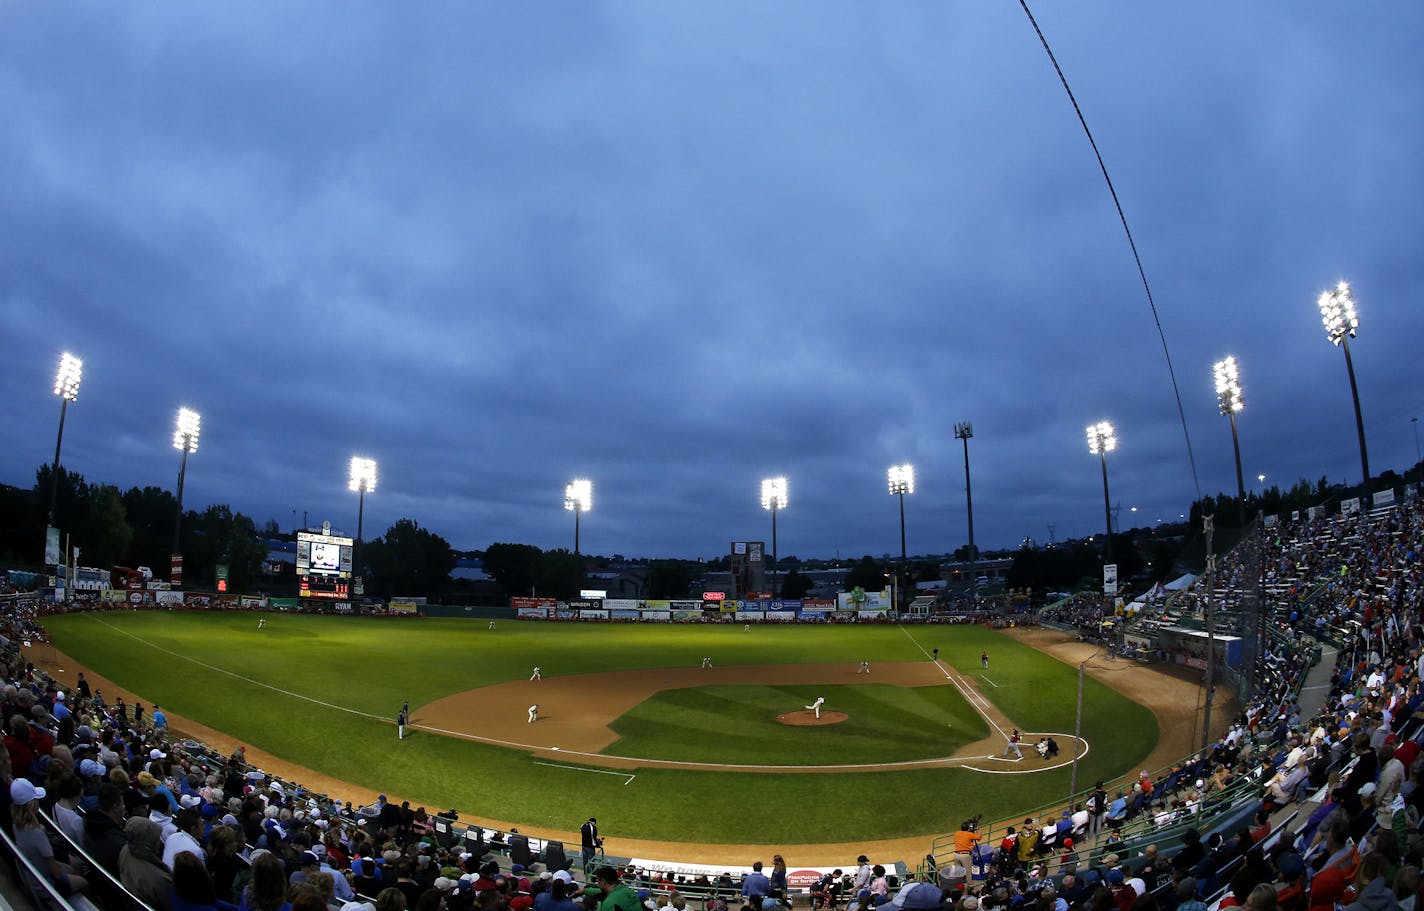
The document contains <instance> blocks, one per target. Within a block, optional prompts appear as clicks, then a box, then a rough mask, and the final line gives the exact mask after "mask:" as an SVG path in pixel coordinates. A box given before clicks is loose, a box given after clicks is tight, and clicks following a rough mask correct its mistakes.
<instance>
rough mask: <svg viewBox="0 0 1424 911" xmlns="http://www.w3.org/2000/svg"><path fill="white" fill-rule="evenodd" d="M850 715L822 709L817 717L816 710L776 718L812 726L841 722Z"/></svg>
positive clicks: (798, 725)
mask: <svg viewBox="0 0 1424 911" xmlns="http://www.w3.org/2000/svg"><path fill="white" fill-rule="evenodd" d="M849 717H850V716H849V715H847V714H846V713H845V712H827V711H826V710H825V709H822V710H821V717H820V718H817V717H816V713H815V712H808V711H800V712H787V713H786V714H785V715H777V716H776V720H777V721H779V722H781V723H782V724H789V725H792V726H794V727H810V726H811V725H814V724H840V723H841V722H842V721H845V720H846V719H847V718H849Z"/></svg>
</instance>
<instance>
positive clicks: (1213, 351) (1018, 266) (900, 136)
mask: <svg viewBox="0 0 1424 911" xmlns="http://www.w3.org/2000/svg"><path fill="white" fill-rule="evenodd" d="M1037 12H1038V15H1039V17H1040V22H1041V24H1042V25H1043V27H1044V29H1045V31H1046V33H1047V34H1048V36H1049V39H1050V40H1051V41H1052V42H1053V43H1054V46H1055V50H1056V52H1057V54H1058V57H1059V60H1060V61H1061V63H1062V64H1063V66H1064V68H1065V70H1066V71H1067V73H1068V76H1069V78H1070V80H1072V82H1073V85H1074V87H1075V90H1076V92H1077V94H1078V97H1079V99H1080V101H1081V102H1082V104H1083V106H1084V109H1085V111H1086V113H1087V116H1088V118H1089V121H1090V123H1091V124H1092V126H1093V129H1094V132H1095V134H1096V136H1097V138H1098V140H1099V143H1100V144H1101V146H1102V149H1103V153H1104V157H1105V158H1106V160H1107V161H1108V164H1109V167H1110V168H1111V169H1112V172H1113V175H1114V179H1115V182H1116V184H1117V187H1118V191H1119V193H1120V194H1121V196H1122V199H1123V203H1124V205H1125V206H1126V209H1127V212H1128V216H1129V218H1130V220H1131V221H1132V224H1133V227H1134V232H1135V235H1136V238H1137V242H1138V247H1139V250H1140V251H1141V253H1142V256H1143V259H1144V262H1145V263H1146V266H1147V270H1148V275H1149V278H1150V279H1151V281H1152V285H1153V290H1154V293H1155V295H1156V299H1157V303H1158V307H1159V310H1160V313H1161V319H1162V323H1163V325H1164V327H1165V329H1166V331H1167V333H1168V338H1169V342H1170V344H1171V347H1172V353H1173V357H1174V360H1175V363H1176V368H1177V375H1178V379H1179V381H1180V382H1181V384H1182V395H1183V403H1184V405H1185V407H1186V412H1187V422H1188V427H1189V429H1190V431H1191V435H1192V441H1193V444H1194V447H1195V454H1196V462H1197V468H1198V472H1199V475H1200V483H1201V486H1202V489H1203V490H1204V491H1206V492H1214V491H1217V490H1226V489H1230V488H1231V487H1232V486H1233V485H1234V472H1233V468H1232V464H1231V456H1230V441H1229V436H1228V434H1229V430H1228V428H1227V426H1226V423H1225V421H1224V420H1223V419H1221V418H1220V417H1219V416H1218V415H1216V413H1215V406H1214V402H1213V401H1212V394H1211V379H1210V365H1211V362H1212V361H1213V360H1215V359H1217V358H1219V357H1221V356H1223V355H1225V354H1227V353H1232V354H1235V355H1236V356H1237V357H1238V358H1239V359H1240V361H1241V364H1242V370H1243V380H1244V382H1245V384H1246V398H1247V403H1248V409H1247V411H1246V412H1245V414H1244V415H1243V416H1242V421H1241V437H1242V450H1243V458H1244V460H1245V462H1246V466H1247V467H1246V470H1247V473H1248V475H1250V476H1252V477H1253V478H1254V475H1255V474H1257V473H1260V472H1264V473H1266V474H1267V475H1268V476H1269V478H1270V480H1271V481H1281V482H1285V483H1288V482H1290V481H1293V480H1294V479H1296V478H1297V477H1301V476H1306V477H1310V478H1312V479H1313V478H1315V477H1318V476H1320V475H1326V476H1328V477H1330V478H1331V479H1332V480H1354V479H1355V477H1356V475H1357V472H1358V462H1357V452H1356V449H1355V443H1354V433H1353V426H1352V423H1353V416H1352V413H1351V410H1350V402H1349V393H1348V388H1347V385H1346V381H1345V377H1344V366H1343V363H1342V360H1343V359H1342V358H1341V356H1340V354H1339V352H1338V351H1335V350H1332V349H1331V347H1330V346H1329V345H1328V344H1327V343H1326V342H1325V341H1324V340H1323V337H1322V335H1321V332H1320V328H1319V324H1318V318H1317V317H1316V315H1315V310H1314V299H1315V296H1316V294H1317V293H1318V292H1319V290H1320V289H1321V288H1323V287H1325V286H1327V285H1329V284H1331V283H1332V282H1333V281H1335V280H1336V279H1338V278H1342V277H1343V278H1349V279H1350V280H1352V282H1353V283H1354V284H1355V286H1356V288H1357V295H1358V300H1359V305H1360V311H1361V320H1362V324H1363V326H1362V335H1361V336H1360V338H1359V340H1358V342H1357V345H1356V347H1355V349H1354V350H1355V357H1356V368H1357V370H1358V372H1359V379H1360V386H1361V395H1362V398H1363V402H1364V408H1365V418H1366V425H1367V430H1368V432H1369V434H1370V439H1371V445H1372V456H1373V458H1372V465H1374V466H1375V467H1376V469H1377V470H1381V469H1383V468H1386V467H1391V466H1394V467H1402V466H1404V465H1407V464H1409V463H1411V462H1412V461H1413V457H1414V449H1413V439H1412V429H1413V428H1412V425H1411V424H1410V423H1409V418H1410V417H1412V416H1414V415H1415V414H1417V413H1418V412H1419V411H1421V410H1424V407H1421V404H1424V403H1421V402H1420V400H1419V395H1418V392H1417V389H1418V370H1417V367H1416V363H1417V357H1416V356H1415V354H1414V351H1413V349H1414V348H1415V347H1417V339H1419V338H1420V337H1421V329H1424V326H1421V322H1424V318H1421V316H1420V312H1421V311H1420V308H1418V307H1417V306H1415V302H1416V301H1417V300H1418V298H1419V291H1420V290H1421V287H1420V286H1421V284H1422V283H1424V282H1421V272H1420V268H1419V266H1418V258H1417V250H1416V247H1417V237H1418V234H1419V226H1420V220H1421V206H1424V203H1421V200H1424V193H1421V192H1420V191H1421V189H1424V187H1421V183H1424V177H1421V174H1422V173H1424V172H1421V171H1420V170H1419V168H1418V167H1417V166H1416V164H1415V162H1414V159H1415V157H1417V156H1416V150H1417V147H1418V139H1419V136H1418V134H1419V129H1418V127H1417V126H1416V125H1415V124H1416V121H1417V120H1418V118H1417V116H1415V112H1416V111H1417V110H1418V108H1419V105H1420V102H1421V100H1424V85H1421V80H1422V79H1424V72H1421V71H1420V69H1419V68H1418V67H1417V65H1415V64H1414V62H1413V59H1414V55H1413V51H1412V46H1411V44H1410V42H1409V36H1411V35H1412V34H1415V33H1417V30H1418V27H1419V26H1420V25H1421V22H1420V19H1421V18H1424V13H1421V12H1420V11H1418V10H1416V9H1414V8H1413V7H1410V6H1405V5H1396V6H1395V7H1393V8H1390V9H1381V10H1375V11H1372V12H1371V13H1370V14H1369V15H1363V16H1362V15H1359V14H1358V11H1349V10H1343V9H1341V10H1337V9H1333V8H1321V9H1313V10H1310V9H1306V10H1293V12H1292V15H1291V16H1289V17H1281V16H1279V15H1278V14H1277V13H1276V12H1275V11H1273V10H1270V9H1266V8H1261V9H1257V8H1253V7H1244V8H1243V7H1240V6H1239V5H1231V4H1214V5H1212V6H1210V7H1209V8H1201V7H1193V8H1190V9H1186V8H1183V9H1161V8H1154V9H1151V10H1148V9H1145V8H1144V9H1138V8H1135V7H1123V6H1122V5H1120V4H1103V3H1086V4H1074V5H1072V6H1071V7H1059V6H1055V5H1045V7H1044V8H1043V9H1041V10H1038V11H1037ZM0 110H3V111H5V113H6V130H5V131H3V133H0V181H3V184H4V186H5V187H6V192H5V194H3V196H0V344H2V345H3V348H4V350H3V357H0V395H3V397H4V400H5V401H6V402H7V403H9V406H10V408H9V410H8V415H9V417H10V422H9V423H10V426H11V427H12V428H14V430H15V434H14V437H13V439H12V445H11V446H9V447H7V448H6V449H5V450H4V451H3V452H0V478H3V479H4V480H6V481H9V482H12V483H27V482H28V481H29V478H30V476H31V473H32V472H33V470H34V467H35V466H36V465H38V464H40V463H41V462H43V461H46V460H47V458H48V456H49V453H50V451H51V450H50V448H49V447H50V445H51V439H52V437H51V436H50V435H51V434H52V433H53V426H54V421H55V414H54V412H55V410H56V403H55V402H54V400H53V399H52V398H51V397H49V396H48V395H47V391H48V387H49V382H50V376H49V372H50V371H51V370H52V367H53V358H54V356H56V355H57V354H58V352H59V351H60V350H62V349H65V348H71V349H73V350H75V351H76V352H78V353H80V354H81V355H82V356H83V357H84V358H85V360H86V365H87V375H86V380H85V385H84V388H83V390H82V392H81V398H80V401H79V402H78V403H77V404H76V406H75V408H74V409H73V410H72V411H71V422H70V424H69V426H68V428H67V432H66V446H65V463H66V464H67V465H68V466H70V467H72V468H75V469H77V470H79V471H82V472H84V473H85V474H86V475H87V476H89V477H91V478H95V479H102V480H106V481H111V482H115V483H118V484H121V485H123V486H128V485H131V484H159V485H165V486H167V485H171V484H172V483H173V475H174V474H175V473H176V464H173V463H176V456H175V454H174V453H173V452H172V450H171V449H169V448H168V435H169V432H170V431H169V423H170V422H171V420H172V413H173V411H174V410H175V409H176V408H177V407H178V406H179V405H180V404H186V405H190V406H192V407H195V408H198V409H199V410H201V411H202V412H203V414H204V417H205V428H204V442H203V448H202V450H201V451H200V453H199V454H198V455H196V456H195V457H194V460H193V462H192V463H191V465H190V471H189V476H188V489H187V499H188V502H190V503H194V504H202V503H207V502H230V503H231V504H233V506H234V507H235V508H238V509H241V510H243V511H245V512H248V513H250V514H252V515H254V516H255V517H256V518H257V519H258V520H259V521H262V520H265V519H266V518H268V517H271V518H275V519H277V520H278V521H279V522H280V523H282V524H283V525H284V526H286V525H290V524H291V521H292V516H293V513H294V511H295V513H296V514H297V515H300V514H301V512H302V511H307V512H308V513H309V514H310V517H311V518H312V520H313V521H319V520H320V519H325V518H329V519H331V520H332V521H333V522H334V523H335V524H337V525H338V526H341V525H350V524H353V522H354V512H355V509H354V506H355V504H354V503H353V502H351V500H352V497H351V496H350V495H349V494H347V493H346V491H345V478H344V472H345V465H346V461H347V459H348V458H349V456H350V455H352V454H354V453H358V452H359V453H362V454H367V455H370V456H372V457H374V458H376V459H378V460H379V462H380V466H381V469H380V470H381V481H380V486H379V488H378V490H377V492H376V493H375V494H374V495H372V496H371V497H370V498H368V503H367V519H368V521H367V527H368V528H383V527H385V525H387V524H389V523H390V522H392V521H394V520H395V519H397V518H400V517H401V516H407V515H408V516H412V517H414V518H416V519H417V520H419V521H420V522H422V524H424V525H426V526H428V527H431V528H433V529H435V530H436V531H438V532H440V533H441V534H443V535H445V536H446V537H447V538H449V539H450V540H451V541H452V542H454V543H455V544H456V545H457V546H461V547H479V546H483V545H485V544H487V543H489V542H491V541H494V540H521V541H530V542H532V543H536V544H539V545H541V546H556V545H564V544H567V543H569V539H570V536H571V533H572V532H571V530H570V529H569V528H567V526H568V525H571V524H572V523H571V521H570V517H569V516H568V515H567V514H566V513H564V512H563V510H562V509H561V500H562V489H563V485H564V483H565V482H566V481H567V480H568V479H570V478H572V477H574V476H575V475H586V476H588V477H590V478H592V479H593V480H594V484H595V505H594V511H593V512H592V513H591V514H590V515H589V516H587V517H586V521H585V522H584V523H583V526H584V527H583V540H584V544H585V547H586V548H587V549H589V550H593V551H602V552H610V553H611V552H622V553H628V554H649V555H659V554H678V555H710V554H713V553H717V552H721V551H722V549H723V548H724V547H725V546H726V542H727V541H729V540H731V539H734V538H756V537H767V536H769V532H770V528H769V522H768V520H767V516H766V515H765V513H764V512H763V511H762V510H760V509H759V508H758V505H757V494H758V483H759V481H760V479H761V478H762V477H764V476H767V475H769V474H780V473H784V474H786V475H787V476H788V477H789V478H790V479H791V507H790V508H789V509H788V510H787V511H786V512H785V513H784V514H783V515H782V516H781V521H780V523H779V525H780V530H781V543H782V546H781V550H782V553H797V554H801V555H805V556H825V555H830V554H833V553H835V552H837V551H839V552H840V553H842V554H843V555H858V554H861V553H867V552H869V553H883V552H889V551H893V550H895V549H896V548H897V547H898V518H897V513H896V509H895V503H894V499H893V498H892V497H890V496H888V495H887V494H886V492H885V482H884V472H885V468H886V466H887V465H889V464H890V463H892V462H899V461H905V460H909V461H912V462H914V463H915V464H916V466H917V468H918V474H919V485H918V486H919V490H918V491H917V493H916V494H915V495H914V497H913V498H911V500H910V502H909V503H907V526H908V528H907V530H908V533H909V540H910V549H911V550H919V551H944V550H949V549H952V548H953V547H955V546H957V545H958V544H960V543H963V541H964V540H965V537H966V533H965V528H964V518H963V475H962V472H963V465H962V457H963V453H962V449H961V448H960V446H959V444H958V442H957V441H956V440H955V439H954V438H953V435H952V427H953V424H954V422H956V421H960V420H972V421H973V422H974V425H975V433H976V435H975V438H974V440H973V441H972V444H971V459H972V461H973V466H974V485H975V504H976V516H975V519H976V522H975V524H976V537H977V538H978V540H979V542H980V543H981V545H988V546H993V545H1008V544H1011V543H1014V542H1016V541H1018V540H1019V539H1020V538H1022V537H1023V536H1024V535H1032V536H1034V537H1037V538H1044V537H1046V536H1047V534H1048V524H1049V523H1053V524H1054V525H1055V526H1056V534H1057V536H1058V537H1060V538H1061V537H1066V536H1070V535H1077V534H1089V533H1092V532H1094V531H1096V530H1097V529H1098V526H1099V525H1100V524H1101V489H1100V477H1099V474H1098V471H1097V465H1096V463H1095V461H1094V460H1093V458H1092V457H1091V456H1089V455H1088V453H1087V451H1086V444H1085V441H1084V435H1083V427H1084V426H1085V425H1086V424H1087V423H1088V422H1090V421H1095V420H1099V419H1102V418H1108V419H1111V420H1113V421H1115V422H1116V423H1117V424H1118V425H1119V430H1120V437H1121V441H1122V446H1121V449H1120V450H1119V451H1118V452H1117V453H1114V454H1113V456H1112V458H1111V463H1110V471H1111V479H1112V485H1113V492H1114V499H1115V500H1117V501H1119V502H1121V503H1122V504H1123V507H1124V510H1129V509H1130V507H1131V506H1134V505H1135V506H1137V507H1138V510H1139V511H1138V513H1137V516H1139V517H1141V518H1140V519H1139V521H1143V522H1146V521H1150V520H1153V519H1155V518H1158V517H1172V516H1174V515H1176V513H1178V512H1179V511H1181V510H1183V509H1184V508H1185V506H1186V504H1187V503H1188V502H1189V501H1190V499H1191V497H1192V496H1193V494H1194V487H1193V482H1192V477H1191V474H1190V470H1189V467H1188V461H1187V456H1186V450H1185V445H1184V443H1183V439H1182V431H1181V426H1180V424H1179V421H1178V417H1177V414H1176V404H1175V399H1174V397H1173V394H1172V390H1171V388H1170V385H1169V383H1168V376H1167V369H1166V365H1165V362H1164V360H1163V357H1162V352H1161V346H1160V342H1159V340H1158V338H1157V334H1156V328H1155V326H1154V324H1153V321H1152V318H1151V314H1150V313H1149V311H1148V309H1147V307H1146V304H1145V301H1144V298H1143V293H1142V288H1141V285H1140V282H1139V280H1138V277H1137V274H1136V271H1135V268H1134V266H1133V263H1132V261H1131V258H1130V254H1129V251H1128V249H1127V246H1126V242H1125V240H1124V239H1123V237H1122V233H1121V230H1120V228H1119V226H1118V225H1117V222H1116V215H1115V212H1114V211H1113V209H1112V205H1111V201H1110V200H1109V198H1108V196H1107V194H1106V192H1105V190H1104V187H1103V185H1102V181H1101V177H1100V175H1099V174H1098V172H1097V166H1096V162H1095V161H1094V160H1093V158H1092V155H1091V151H1090V149H1089V148H1088V146H1087V144H1086V142H1085V141H1084V139H1083V137H1082V135H1081V132H1080V130H1079V127H1078V124H1077V122H1076V120H1075V118H1074V115H1073V113H1072V110H1071V107H1070V106H1069V105H1068V103H1067V100H1066V98H1065V97H1064V96H1063V93H1062V90H1061V88H1060V87H1059V86H1058V84H1057V82H1056V79H1055V77H1054V75H1053V73H1052V70H1051V68H1050V66H1049V64H1048V62H1047V60H1046V58H1045V57H1044V55H1043V54H1042V51H1041V49H1040V48H1039V47H1038V46H1037V43H1036V39H1035V38H1034V36H1033V33H1032V30H1031V29H1030V28H1029V27H1028V25H1027V22H1026V21H1025V20H1024V19H1023V18H1022V16H1021V14H1020V13H1019V12H1018V10H1017V9H1016V8H1015V7H1014V6H1013V5H1011V4H1010V5H998V6H990V7H988V8H983V9H973V8H950V7H937V6H933V5H924V4H919V5H916V4H910V5H902V6H896V7H893V8H889V7H866V6H862V5H855V4H841V3H832V4H824V3H817V4H811V3H785V4H776V5H774V6H771V7H767V6H765V5H759V4H750V3H730V4H696V5H690V6H689V5H687V4H678V5H666V4H656V3H629V4H594V5H583V6H579V7H557V8H552V7H551V8H547V9H539V8H533V9H528V8H524V7H518V8H500V7H495V6H486V5H477V6H468V5H456V4H450V5H437V6H435V7H430V8H427V9H425V10H423V11H422V13H421V14H420V15H418V16H412V15H410V14H409V11H406V10H403V11H402V12H401V13H398V14H397V13H391V12H387V11H382V10H368V9H359V8H356V7H351V6H349V5H343V4H316V5H310V4H309V5H304V6H301V7H298V8H293V9H288V8H279V7H275V6H271V5H266V6H258V7H240V8H239V7H235V8H231V9H221V10H216V9H212V8H201V9H198V8H194V9H178V8H157V7H155V8H151V9H142V10H125V11H124V14H123V15H122V16H120V15H118V14H117V13H116V12H115V11H113V10H107V9H103V8H97V7H91V8H75V9H60V8H47V7H46V8H40V7H35V8H27V9H23V10H12V11H11V12H10V15H9V16H7V22H6V28H5V29H3V30H0ZM1127 515H1128V516H1130V515H1132V514H1131V513H1130V512H1129V513H1127Z"/></svg>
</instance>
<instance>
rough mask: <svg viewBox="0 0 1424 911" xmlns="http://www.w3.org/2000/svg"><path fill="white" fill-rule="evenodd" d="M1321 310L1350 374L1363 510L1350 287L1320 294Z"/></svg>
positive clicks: (1366, 469)
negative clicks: (1343, 352) (1343, 353)
mask: <svg viewBox="0 0 1424 911" xmlns="http://www.w3.org/2000/svg"><path fill="white" fill-rule="evenodd" d="M1316 303H1317V304H1319V306H1320V321H1321V322H1322V323H1323V324H1324V325H1325V337H1326V338H1328V339H1329V340H1330V341H1331V343H1332V344H1335V345H1338V346H1340V347H1341V348H1343V349H1345V369H1346V371H1348V372H1349V374H1350V397H1351V398H1352V399H1354V402H1355V432H1356V433H1358V434H1359V437H1360V470H1361V472H1363V473H1364V476H1365V481H1364V487H1365V494H1364V502H1365V508H1366V509H1368V508H1369V507H1370V504H1371V503H1372V502H1373V499H1374V498H1373V497H1371V496H1370V456H1369V453H1368V452H1367V451H1366V449H1365V419H1364V416H1363V415H1361V414H1360V389H1359V387H1358V386H1357V385H1356V384H1355V362H1354V361H1353V360H1351V359H1350V339H1351V338H1354V336H1355V330H1356V329H1358V328H1359V327H1360V319H1359V317H1358V316H1356V315H1355V299H1354V297H1353V296H1352V295H1351V294H1350V286H1349V285H1347V284H1346V283H1345V282H1340V283H1339V284H1338V285H1336V286H1335V287H1334V288H1333V289H1331V290H1330V291H1322V292H1321V294H1320V299H1319V300H1318V301H1316Z"/></svg>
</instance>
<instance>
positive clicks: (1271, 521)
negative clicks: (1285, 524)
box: [1261, 516, 1279, 528]
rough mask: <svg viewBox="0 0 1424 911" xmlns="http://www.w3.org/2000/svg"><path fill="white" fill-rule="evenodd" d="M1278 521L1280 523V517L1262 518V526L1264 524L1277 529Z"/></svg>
mask: <svg viewBox="0 0 1424 911" xmlns="http://www.w3.org/2000/svg"><path fill="white" fill-rule="evenodd" d="M1278 521H1279V517H1278V516H1262V517H1261V522H1262V524H1264V525H1265V526H1266V527H1267V528H1275V527H1276V523H1277V522H1278Z"/></svg>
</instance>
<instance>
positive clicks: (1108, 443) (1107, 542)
mask: <svg viewBox="0 0 1424 911" xmlns="http://www.w3.org/2000/svg"><path fill="white" fill-rule="evenodd" d="M1116 448H1117V431H1116V430H1114V429H1113V425H1112V424H1110V423H1108V422H1107V421H1099V422H1098V423H1096V424H1089V425H1088V452H1089V453H1091V454H1093V455H1095V456H1098V457H1099V458H1100V459H1102V462H1103V515H1104V517H1105V522H1104V527H1106V528H1107V532H1108V533H1107V536H1106V537H1105V538H1104V539H1103V562H1104V563H1111V562H1112V499H1111V498H1110V497H1109V496H1108V453H1110V452H1112V451H1113V450H1114V449H1116Z"/></svg>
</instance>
